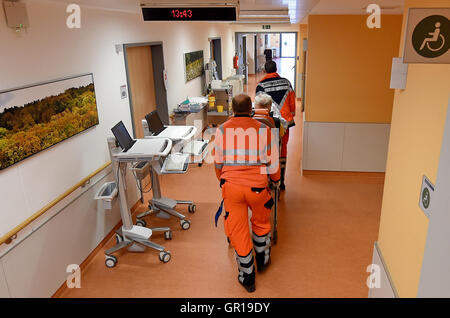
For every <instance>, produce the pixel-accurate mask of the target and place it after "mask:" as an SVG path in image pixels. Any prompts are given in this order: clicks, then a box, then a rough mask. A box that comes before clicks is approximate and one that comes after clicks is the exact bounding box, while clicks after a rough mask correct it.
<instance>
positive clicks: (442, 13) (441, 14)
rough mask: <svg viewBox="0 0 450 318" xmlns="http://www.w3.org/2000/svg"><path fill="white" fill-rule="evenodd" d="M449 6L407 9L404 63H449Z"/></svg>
mask: <svg viewBox="0 0 450 318" xmlns="http://www.w3.org/2000/svg"><path fill="white" fill-rule="evenodd" d="M449 19H450V8H433V9H421V8H411V9H409V14H408V22H407V28H406V40H405V51H404V57H403V62H404V63H438V64H450V20H449Z"/></svg>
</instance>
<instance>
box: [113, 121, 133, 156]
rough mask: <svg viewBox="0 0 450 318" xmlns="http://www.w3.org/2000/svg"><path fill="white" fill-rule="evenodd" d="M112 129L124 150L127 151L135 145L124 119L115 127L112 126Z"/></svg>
mask: <svg viewBox="0 0 450 318" xmlns="http://www.w3.org/2000/svg"><path fill="white" fill-rule="evenodd" d="M111 131H112V133H113V134H114V137H116V139H117V141H118V142H119V145H120V147H122V149H123V150H124V151H127V150H128V149H130V148H131V147H132V146H133V144H134V140H133V139H132V138H131V136H130V134H129V133H128V130H127V128H126V127H125V125H124V124H123V122H122V121H119V122H118V123H117V124H116V125H115V126H114V127H113V128H111Z"/></svg>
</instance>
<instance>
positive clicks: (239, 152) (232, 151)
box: [223, 149, 261, 156]
mask: <svg viewBox="0 0 450 318" xmlns="http://www.w3.org/2000/svg"><path fill="white" fill-rule="evenodd" d="M260 153H261V151H258V150H254V149H251V150H249V149H229V150H227V149H225V150H224V151H223V155H224V156H258V155H259V154H260Z"/></svg>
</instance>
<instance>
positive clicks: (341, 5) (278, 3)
mask: <svg viewBox="0 0 450 318" xmlns="http://www.w3.org/2000/svg"><path fill="white" fill-rule="evenodd" d="M50 1H53V2H60V3H73V2H74V1H73V0H50ZM175 1H176V2H182V3H189V2H218V1H219V2H220V1H221V2H224V0H207V1H206V0H77V1H76V3H78V4H80V5H82V6H86V7H94V8H102V9H109V10H117V11H125V12H136V13H137V12H140V6H139V5H140V4H141V3H151V2H159V3H161V2H175ZM225 1H226V0H225ZM240 3H241V5H240V8H241V10H277V9H284V10H286V9H289V16H290V20H291V23H300V22H302V21H305V20H304V18H305V17H306V16H307V15H308V14H366V13H367V12H366V10H365V8H366V7H367V6H368V5H369V4H370V3H374V0H240ZM376 3H377V4H379V5H380V6H381V7H382V13H383V14H402V13H403V6H404V0H377V1H376ZM383 7H386V9H383Z"/></svg>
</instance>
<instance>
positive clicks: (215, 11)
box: [142, 7, 237, 21]
mask: <svg viewBox="0 0 450 318" xmlns="http://www.w3.org/2000/svg"><path fill="white" fill-rule="evenodd" d="M142 14H143V16H144V21H236V17H237V16H236V7H209V8H206V7H205V8H203V7H192V8H187V7H186V8H184V7H179V8H169V7H167V8H166V7H161V8H160V7H158V8H142Z"/></svg>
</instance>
